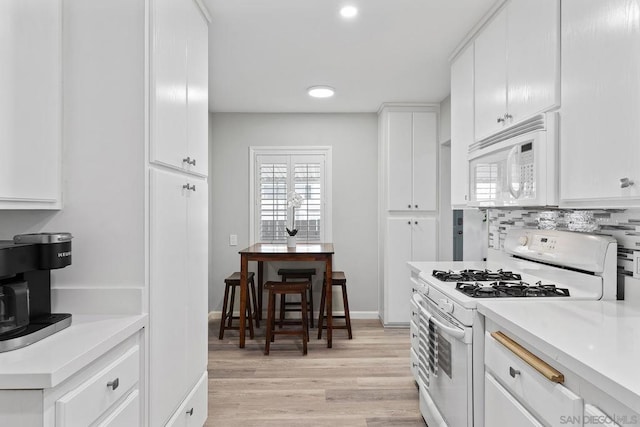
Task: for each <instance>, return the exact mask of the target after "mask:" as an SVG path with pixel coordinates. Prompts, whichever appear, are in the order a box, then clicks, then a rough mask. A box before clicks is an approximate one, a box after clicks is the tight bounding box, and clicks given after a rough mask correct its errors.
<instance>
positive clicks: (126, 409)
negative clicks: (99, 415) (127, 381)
mask: <svg viewBox="0 0 640 427" xmlns="http://www.w3.org/2000/svg"><path fill="white" fill-rule="evenodd" d="M139 425H141V423H140V393H139V392H138V390H137V389H136V390H133V391H132V392H131V393H130V394H129V396H127V398H126V399H125V400H124V402H122V403H121V404H120V405H119V406H118V407H117V408H116V409H114V410H113V412H111V414H109V416H108V417H107V418H105V419H104V421H102V422H101V423H99V424H98V426H97V427H131V426H139Z"/></svg>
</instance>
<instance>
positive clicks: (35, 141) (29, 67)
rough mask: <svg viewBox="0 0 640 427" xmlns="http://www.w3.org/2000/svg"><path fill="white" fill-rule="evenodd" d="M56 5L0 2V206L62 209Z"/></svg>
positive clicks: (36, 1) (42, 0) (31, 0)
mask: <svg viewBox="0 0 640 427" xmlns="http://www.w3.org/2000/svg"><path fill="white" fill-rule="evenodd" d="M60 9H61V6H60V2H59V1H45V0H3V1H2V2H0V29H1V30H0V33H1V36H0V64H2V65H1V66H0V94H1V95H0V208H9V209H31V208H33V209H59V208H60V156H61V149H60V147H61V123H62V115H61V108H62V107H61V88H62V83H61V60H60V58H61V16H60Z"/></svg>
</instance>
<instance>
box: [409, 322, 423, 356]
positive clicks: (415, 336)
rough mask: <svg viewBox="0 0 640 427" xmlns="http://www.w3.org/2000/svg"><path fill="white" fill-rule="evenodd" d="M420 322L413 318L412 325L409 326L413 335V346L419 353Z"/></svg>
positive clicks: (411, 335)
mask: <svg viewBox="0 0 640 427" xmlns="http://www.w3.org/2000/svg"><path fill="white" fill-rule="evenodd" d="M418 332H419V331H418V324H417V323H416V322H414V321H413V320H411V322H410V327H409V334H410V337H411V348H412V349H413V350H414V351H415V352H416V353H417V352H418V345H419V339H420V334H419V333H418Z"/></svg>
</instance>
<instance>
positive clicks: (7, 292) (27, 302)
mask: <svg viewBox="0 0 640 427" xmlns="http://www.w3.org/2000/svg"><path fill="white" fill-rule="evenodd" d="M71 239H72V236H71V234H70V233H35V234H19V235H17V236H14V238H13V240H12V241H11V240H0V352H4V351H9V350H15V349H16V348H20V347H24V346H27V345H29V344H32V343H34V342H36V341H39V340H41V339H42V338H45V337H47V336H49V335H51V334H53V333H55V332H57V331H59V330H62V329H64V328H66V327H68V326H69V325H71V314H68V313H51V270H53V269H58V268H63V267H66V266H67V265H70V264H71Z"/></svg>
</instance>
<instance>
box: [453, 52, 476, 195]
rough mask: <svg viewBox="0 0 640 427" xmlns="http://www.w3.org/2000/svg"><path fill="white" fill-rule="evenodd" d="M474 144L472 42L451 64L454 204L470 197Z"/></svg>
mask: <svg viewBox="0 0 640 427" xmlns="http://www.w3.org/2000/svg"><path fill="white" fill-rule="evenodd" d="M471 143H473V44H470V45H469V46H467V47H466V48H465V49H464V50H463V51H462V52H461V53H460V54H459V55H458V57H457V58H456V59H455V60H454V61H453V63H452V64H451V166H452V167H451V205H452V206H453V207H464V206H466V205H467V201H468V199H469V164H468V160H467V155H468V153H469V145H470V144H471Z"/></svg>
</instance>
